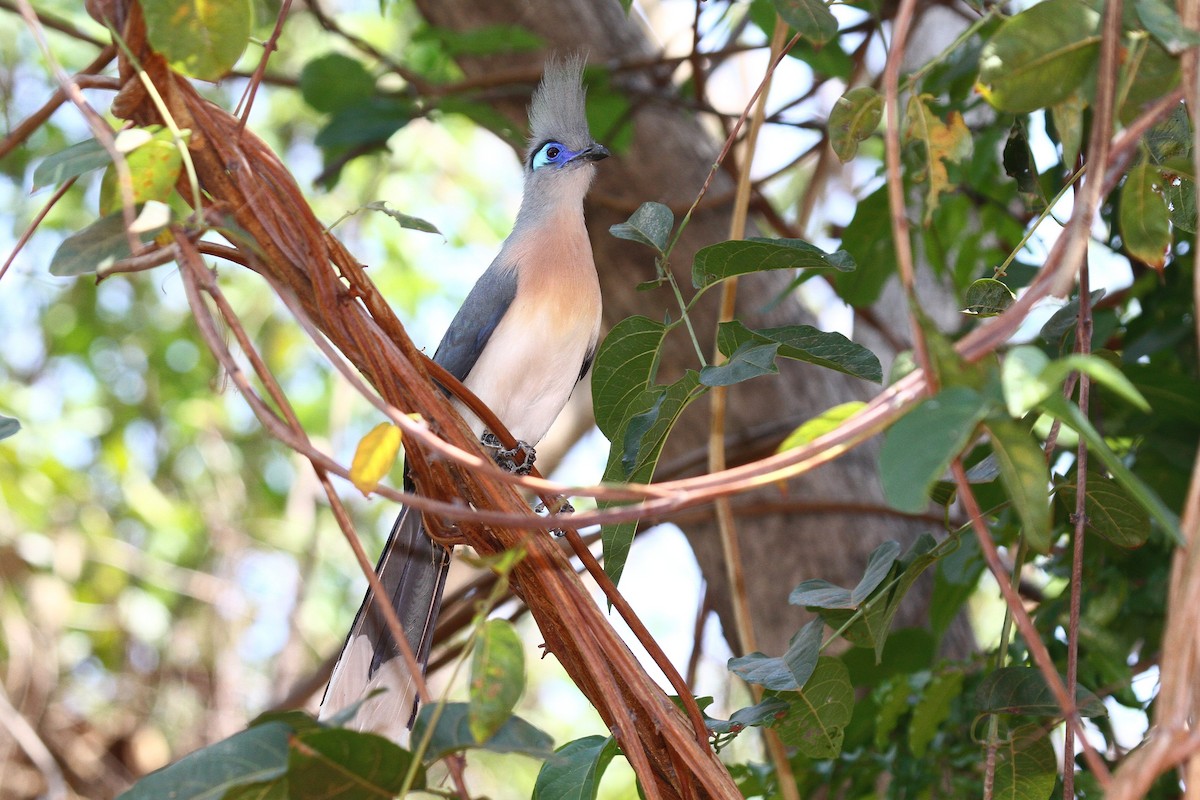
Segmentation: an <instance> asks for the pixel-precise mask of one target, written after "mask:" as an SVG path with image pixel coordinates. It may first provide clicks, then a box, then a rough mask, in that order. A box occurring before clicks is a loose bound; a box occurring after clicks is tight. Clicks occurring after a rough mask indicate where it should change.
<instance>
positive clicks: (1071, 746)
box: [1063, 254, 1092, 798]
mask: <svg viewBox="0 0 1200 800" xmlns="http://www.w3.org/2000/svg"><path fill="white" fill-rule="evenodd" d="M1090 292H1091V281H1090V280H1089V272H1088V259H1087V255H1086V254H1085V255H1084V259H1083V264H1082V265H1081V266H1080V268H1079V317H1078V321H1077V323H1076V325H1075V351H1076V352H1077V353H1079V354H1080V355H1084V356H1086V355H1088V354H1089V353H1091V352H1092V298H1091V297H1090V296H1089V295H1090ZM1090 389H1091V381H1090V379H1089V378H1088V375H1087V373H1086V372H1080V373H1079V410H1080V411H1082V412H1083V414H1084V416H1087V414H1088V405H1089V398H1090V396H1091V391H1090ZM1087 470H1088V446H1087V439H1086V438H1085V437H1083V436H1080V437H1079V448H1078V450H1077V451H1076V456H1075V513H1074V514H1073V515H1072V521H1073V522H1074V531H1073V534H1072V539H1071V541H1072V544H1073V545H1074V547H1073V548H1072V555H1071V602H1070V613H1069V621H1068V623H1067V693H1068V694H1069V695H1070V696H1071V697H1075V696H1077V695H1076V690H1075V685H1076V683H1077V682H1078V679H1079V610H1080V604H1081V602H1082V600H1081V598H1082V595H1083V546H1084V541H1085V538H1086V536H1087V523H1088V520H1087V482H1088V473H1087ZM1074 796H1075V730H1074V728H1072V727H1071V726H1070V725H1068V726H1067V727H1066V730H1065V731H1064V735H1063V797H1064V798H1072V797H1074Z"/></svg>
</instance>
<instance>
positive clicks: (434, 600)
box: [320, 508, 450, 741]
mask: <svg viewBox="0 0 1200 800" xmlns="http://www.w3.org/2000/svg"><path fill="white" fill-rule="evenodd" d="M449 567H450V551H448V550H447V549H446V548H444V547H442V546H441V545H439V544H437V543H436V542H434V541H432V540H431V539H430V538H429V537H428V536H427V535H426V534H425V531H424V529H423V525H422V522H421V512H420V511H417V510H416V509H410V508H405V509H403V510H402V511H401V512H400V516H398V517H397V518H396V524H395V525H393V526H392V532H391V534H389V536H388V540H387V544H386V545H384V548H383V555H381V556H380V557H379V563H378V564H377V565H376V566H375V572H376V574H377V575H379V580H380V581H381V582H382V583H383V589H384V593H385V596H386V600H385V601H384V602H388V601H390V602H391V605H392V608H394V609H395V610H396V613H397V615H398V616H399V617H400V624H401V626H402V627H403V628H404V632H405V635H406V637H407V638H408V645H409V647H411V648H412V651H413V654H414V655H415V656H416V657H417V660H418V661H419V662H420V664H421V671H422V672H424V670H425V664H426V662H427V661H428V660H429V648H430V645H431V644H432V643H433V626H434V623H435V622H436V621H437V617H438V611H439V610H440V608H441V605H442V590H443V589H445V586H446V572H447V570H448V569H449ZM380 686H381V687H386V688H387V691H386V692H383V693H381V694H379V695H378V696H376V697H374V698H372V699H370V700H368V701H367V702H366V703H364V704H363V707H362V708H361V709H360V710H359V712H358V714H356V715H355V717H354V719H353V720H352V721H351V722H350V726H351V727H353V728H356V729H358V730H364V731H371V732H373V733H378V734H381V735H384V736H389V737H391V738H392V739H395V740H399V741H404V739H405V737H406V736H407V735H408V728H409V726H410V725H411V724H412V718H413V715H414V714H415V713H416V700H417V697H416V689H415V687H414V684H413V679H412V675H411V674H410V673H409V671H408V669H407V667H406V665H405V663H404V659H403V658H402V657H401V656H400V648H399V646H398V645H397V644H396V642H395V640H394V639H393V638H392V635H391V632H390V630H389V629H388V626H387V623H386V622H385V620H384V618H383V613H382V612H381V611H380V610H379V608H378V604H377V603H376V602H375V595H374V593H373V592H372V591H370V590H369V589H368V590H367V596H366V598H364V599H363V604H362V606H360V607H359V609H358V614H357V615H356V616H355V618H354V625H352V626H351V628H350V635H349V636H347V637H346V644H345V645H344V646H343V648H342V654H341V656H340V657H339V658H338V661H337V664H336V665H335V666H334V668H333V675H332V676H331V677H330V679H329V687H328V688H327V689H326V690H325V697H324V698H323V699H322V700H321V714H320V716H321V717H322V718H325V717H328V716H330V715H331V714H334V713H336V712H338V711H340V710H341V709H343V708H345V707H347V706H349V705H351V704H352V703H355V702H357V701H358V700H361V699H362V698H363V697H365V696H366V695H367V694H368V693H369V692H370V691H371V690H373V689H374V688H376V687H380Z"/></svg>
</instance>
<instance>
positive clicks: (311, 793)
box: [287, 728, 425, 800]
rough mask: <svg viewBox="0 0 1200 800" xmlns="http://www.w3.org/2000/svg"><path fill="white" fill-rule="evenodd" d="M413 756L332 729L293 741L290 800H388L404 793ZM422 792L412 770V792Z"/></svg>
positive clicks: (373, 737)
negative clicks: (400, 792) (416, 790)
mask: <svg viewBox="0 0 1200 800" xmlns="http://www.w3.org/2000/svg"><path fill="white" fill-rule="evenodd" d="M412 765H413V754H412V753H410V752H408V751H407V750H405V749H403V748H402V747H400V746H399V745H397V744H396V743H395V742H393V741H391V740H390V739H387V738H385V737H383V736H379V735H377V734H374V733H362V732H359V731H350V730H346V729H344V728H330V729H322V730H314V731H307V732H305V733H302V734H300V735H298V736H296V737H295V738H294V739H293V740H292V743H291V751H290V753H289V756H288V780H287V783H288V797H289V800H324V798H329V797H337V798H344V800H386V798H391V797H394V796H395V795H396V794H397V793H398V792H399V791H400V790H401V789H402V788H403V787H404V781H405V778H406V777H407V775H408V772H409V769H410V767H412ZM424 786H425V770H424V768H423V767H421V766H420V765H419V764H418V765H417V767H416V773H415V778H414V780H413V783H412V788H414V789H421V788H423V787H424Z"/></svg>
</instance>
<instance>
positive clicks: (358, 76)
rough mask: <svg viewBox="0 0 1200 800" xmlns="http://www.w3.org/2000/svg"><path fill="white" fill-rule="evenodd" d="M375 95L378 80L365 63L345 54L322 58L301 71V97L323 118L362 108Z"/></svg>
mask: <svg viewBox="0 0 1200 800" xmlns="http://www.w3.org/2000/svg"><path fill="white" fill-rule="evenodd" d="M373 94H375V78H374V77H373V76H372V75H371V73H370V72H368V71H367V68H366V67H365V66H363V63H362V62H361V61H359V60H358V59H354V58H351V57H350V56H346V55H342V54H341V53H326V54H325V55H323V56H318V57H316V58H314V59H312V60H311V61H309V62H308V63H307V64H305V65H304V69H302V70H300V96H301V97H303V98H304V102H306V103H308V104H309V105H310V106H312V107H313V108H314V109H316V110H317V111H320V112H321V113H323V114H332V113H334V112H336V111H342V110H345V109H347V108H352V107H354V106H358V105H361V104H363V103H364V102H366V101H367V99H368V98H370V97H371V95H373Z"/></svg>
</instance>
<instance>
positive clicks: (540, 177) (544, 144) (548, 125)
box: [525, 56, 609, 199]
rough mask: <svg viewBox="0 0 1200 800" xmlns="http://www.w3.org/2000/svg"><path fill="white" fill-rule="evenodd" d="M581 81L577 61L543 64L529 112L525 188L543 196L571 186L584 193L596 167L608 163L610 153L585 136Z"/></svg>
mask: <svg viewBox="0 0 1200 800" xmlns="http://www.w3.org/2000/svg"><path fill="white" fill-rule="evenodd" d="M582 76H583V59H582V58H581V57H579V56H574V57H572V58H568V59H567V60H565V61H550V62H548V63H547V64H546V69H545V73H544V74H543V76H542V82H541V84H540V85H539V86H538V88H537V90H536V91H535V92H534V93H533V102H532V103H531V104H530V106H529V128H530V137H529V148H528V150H527V151H526V153H525V179H526V184H527V185H529V184H534V185H537V186H539V188H542V189H544V190H551V189H552V188H553V187H556V186H562V187H563V188H564V189H565V188H566V187H568V186H572V187H580V188H582V191H583V192H586V191H587V185H588V184H589V183H591V179H592V175H593V173H594V172H595V167H594V164H595V163H596V162H597V161H599V160H601V159H603V158H608V156H609V152H608V149H607V148H605V147H604V145H602V144H600V143H598V142H596V141H595V140H593V139H592V134H591V133H590V132H589V131H588V124H587V115H586V113H585V110H584V89H583V83H582ZM582 196H583V195H582V192H580V198H581V199H582Z"/></svg>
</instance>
